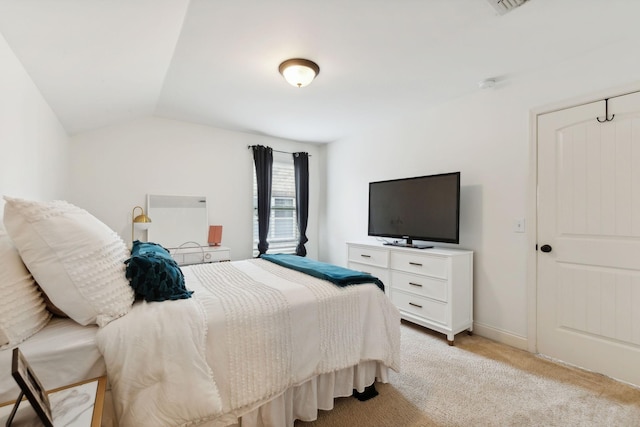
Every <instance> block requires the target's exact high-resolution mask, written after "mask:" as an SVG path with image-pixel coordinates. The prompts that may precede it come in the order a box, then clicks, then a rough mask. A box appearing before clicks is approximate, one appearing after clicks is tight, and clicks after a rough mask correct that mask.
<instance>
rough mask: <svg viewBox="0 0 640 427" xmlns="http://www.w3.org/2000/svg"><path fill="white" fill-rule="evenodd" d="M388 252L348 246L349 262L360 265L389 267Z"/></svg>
mask: <svg viewBox="0 0 640 427" xmlns="http://www.w3.org/2000/svg"><path fill="white" fill-rule="evenodd" d="M388 254H389V252H388V251H386V250H384V249H373V248H365V247H360V246H349V261H350V262H357V263H360V264H367V265H375V266H378V267H382V268H387V267H388V266H389V256H388Z"/></svg>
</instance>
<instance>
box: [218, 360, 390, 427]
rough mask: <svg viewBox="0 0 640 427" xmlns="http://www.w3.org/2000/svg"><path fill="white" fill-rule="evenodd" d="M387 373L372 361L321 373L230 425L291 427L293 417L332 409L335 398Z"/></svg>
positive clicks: (304, 417)
mask: <svg viewBox="0 0 640 427" xmlns="http://www.w3.org/2000/svg"><path fill="white" fill-rule="evenodd" d="M388 375H389V371H388V368H387V367H386V366H384V365H383V364H381V363H378V362H375V361H368V362H362V363H360V364H359V365H356V366H353V367H350V368H346V369H342V370H340V371H337V372H331V373H328V374H324V375H320V376H317V377H314V378H311V379H310V380H308V381H306V382H304V383H302V384H300V385H298V386H294V387H291V388H289V389H287V390H286V391H285V392H284V393H282V394H281V395H279V396H278V397H276V398H274V399H272V400H270V401H269V402H267V403H265V404H263V405H261V406H259V407H258V408H256V409H254V410H252V411H250V412H248V413H246V414H244V415H243V416H242V417H241V419H240V421H239V423H234V424H230V426H229V427H239V426H242V427H282V426H290V427H292V426H293V424H294V422H295V420H302V421H313V420H315V419H317V418H318V410H331V409H333V402H334V399H335V398H336V397H347V396H351V395H352V394H353V390H354V389H356V390H358V391H360V392H362V391H363V390H364V389H365V387H368V386H370V385H371V384H373V382H374V381H378V382H382V383H386V382H388Z"/></svg>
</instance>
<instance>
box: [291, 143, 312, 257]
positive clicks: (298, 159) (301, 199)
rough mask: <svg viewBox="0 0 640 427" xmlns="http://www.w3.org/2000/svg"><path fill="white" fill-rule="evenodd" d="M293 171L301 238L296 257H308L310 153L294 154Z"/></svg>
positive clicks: (297, 218)
mask: <svg viewBox="0 0 640 427" xmlns="http://www.w3.org/2000/svg"><path fill="white" fill-rule="evenodd" d="M293 171H294V175H295V178H296V220H297V222H298V231H300V238H299V239H298V245H297V246H296V255H299V256H306V255H307V249H306V248H305V247H304V244H305V243H307V242H308V241H309V239H307V219H308V218H309V153H293Z"/></svg>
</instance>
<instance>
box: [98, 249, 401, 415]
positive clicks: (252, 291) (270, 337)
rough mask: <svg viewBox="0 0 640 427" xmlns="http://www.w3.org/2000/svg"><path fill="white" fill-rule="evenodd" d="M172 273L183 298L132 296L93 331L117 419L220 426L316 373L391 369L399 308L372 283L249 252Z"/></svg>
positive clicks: (397, 337) (395, 357)
mask: <svg viewBox="0 0 640 427" xmlns="http://www.w3.org/2000/svg"><path fill="white" fill-rule="evenodd" d="M183 271H184V274H185V279H186V281H187V287H188V288H189V289H191V290H194V291H195V292H194V294H193V298H191V299H188V300H179V301H165V302H160V303H145V302H142V303H137V304H136V305H135V306H134V308H133V310H132V311H131V312H130V313H129V314H127V315H126V316H124V317H123V318H121V319H118V320H116V321H114V322H111V323H110V324H109V325H107V326H106V327H104V328H102V329H101V330H100V331H99V332H98V346H99V348H100V350H101V352H102V353H103V355H104V358H105V362H106V365H107V372H108V375H109V380H110V382H111V384H112V394H113V398H114V405H115V409H116V414H117V416H118V418H119V422H120V425H121V426H122V427H126V426H158V425H163V426H171V425H197V424H200V423H206V424H207V425H227V424H229V423H233V422H235V421H236V420H237V418H238V417H239V416H240V415H242V414H243V413H245V412H247V411H249V410H252V409H254V408H256V407H258V406H260V405H261V404H264V403H265V402H268V401H269V400H271V399H273V398H275V397H277V396H278V395H280V394H281V393H283V392H284V390H286V389H287V388H289V387H291V386H294V385H297V384H301V383H303V382H304V381H306V380H308V379H309V378H311V377H313V376H316V375H319V374H324V373H327V372H333V371H337V370H339V369H342V368H346V367H348V366H353V365H356V364H358V363H360V362H361V361H367V360H375V361H381V362H383V363H384V364H385V365H386V366H388V367H390V368H392V369H394V370H398V369H399V359H400V356H399V352H400V326H399V325H400V316H399V313H398V311H397V310H396V308H395V307H394V306H393V305H392V304H391V303H390V302H389V300H388V298H387V297H386V296H385V295H384V293H383V292H381V291H380V290H379V289H378V288H377V287H376V286H375V285H373V284H371V285H368V284H367V285H357V286H349V287H345V288H339V287H337V286H334V285H332V284H330V283H329V282H326V281H323V280H320V279H316V278H314V277H311V276H308V275H306V274H303V273H299V272H297V271H293V270H289V269H286V268H283V267H280V266H278V265H275V264H273V263H270V262H268V261H264V260H259V259H258V260H246V261H236V262H231V263H219V264H203V265H196V266H191V267H188V268H184V269H183Z"/></svg>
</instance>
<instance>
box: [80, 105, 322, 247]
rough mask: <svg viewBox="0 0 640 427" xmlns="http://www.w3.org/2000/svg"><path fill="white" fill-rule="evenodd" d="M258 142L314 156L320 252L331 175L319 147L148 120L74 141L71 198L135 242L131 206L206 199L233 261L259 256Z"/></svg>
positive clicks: (312, 223)
mask: <svg viewBox="0 0 640 427" xmlns="http://www.w3.org/2000/svg"><path fill="white" fill-rule="evenodd" d="M257 144H261V145H267V146H270V147H272V148H273V149H275V150H282V151H288V152H294V151H306V152H308V153H310V154H311V158H310V160H309V175H310V176H309V180H310V184H309V186H310V189H309V190H310V200H309V225H308V230H307V237H308V238H309V243H308V244H307V245H306V247H307V251H308V253H309V256H310V257H317V255H318V209H319V206H320V200H319V195H320V194H322V187H323V181H324V176H323V175H322V174H321V171H322V168H321V167H320V166H319V160H320V157H321V156H319V155H318V153H319V151H320V149H319V147H318V146H316V145H312V144H303V143H297V142H292V141H287V140H282V139H277V138H271V137H265V136H260V135H253V134H247V133H240V132H232V131H226V130H221V129H216V128H212V127H208V126H201V125H196V124H191V123H185V122H181V121H175V120H168V119H160V118H148V119H141V120H137V121H134V122H130V123H127V124H124V125H120V126H112V127H108V128H104V129H100V130H96V131H92V132H86V133H83V134H79V135H76V136H74V137H73V138H72V144H71V178H72V184H71V194H72V197H71V200H70V201H71V202H72V203H74V204H77V205H79V206H81V207H83V208H85V209H87V210H88V211H89V212H91V213H93V214H94V215H95V216H97V217H98V218H100V219H101V220H102V221H103V222H105V223H106V224H107V225H109V226H110V227H111V228H113V229H114V230H116V231H117V232H118V233H120V235H121V236H122V238H123V239H124V240H125V241H127V242H130V241H131V211H132V209H133V207H134V206H136V205H140V206H143V207H144V208H145V209H146V195H147V194H149V193H151V194H176V195H195V196H206V197H207V204H208V208H209V221H210V224H222V225H223V232H222V245H224V246H228V247H230V248H231V258H232V259H246V258H251V256H252V251H251V248H252V243H251V242H252V236H253V235H252V214H253V202H252V200H253V155H252V152H251V150H249V149H248V148H247V146H248V145H257ZM151 219H152V220H153V218H151ZM151 226H153V224H152V225H151ZM143 237H144V236H142V235H138V234H136V238H143Z"/></svg>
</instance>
